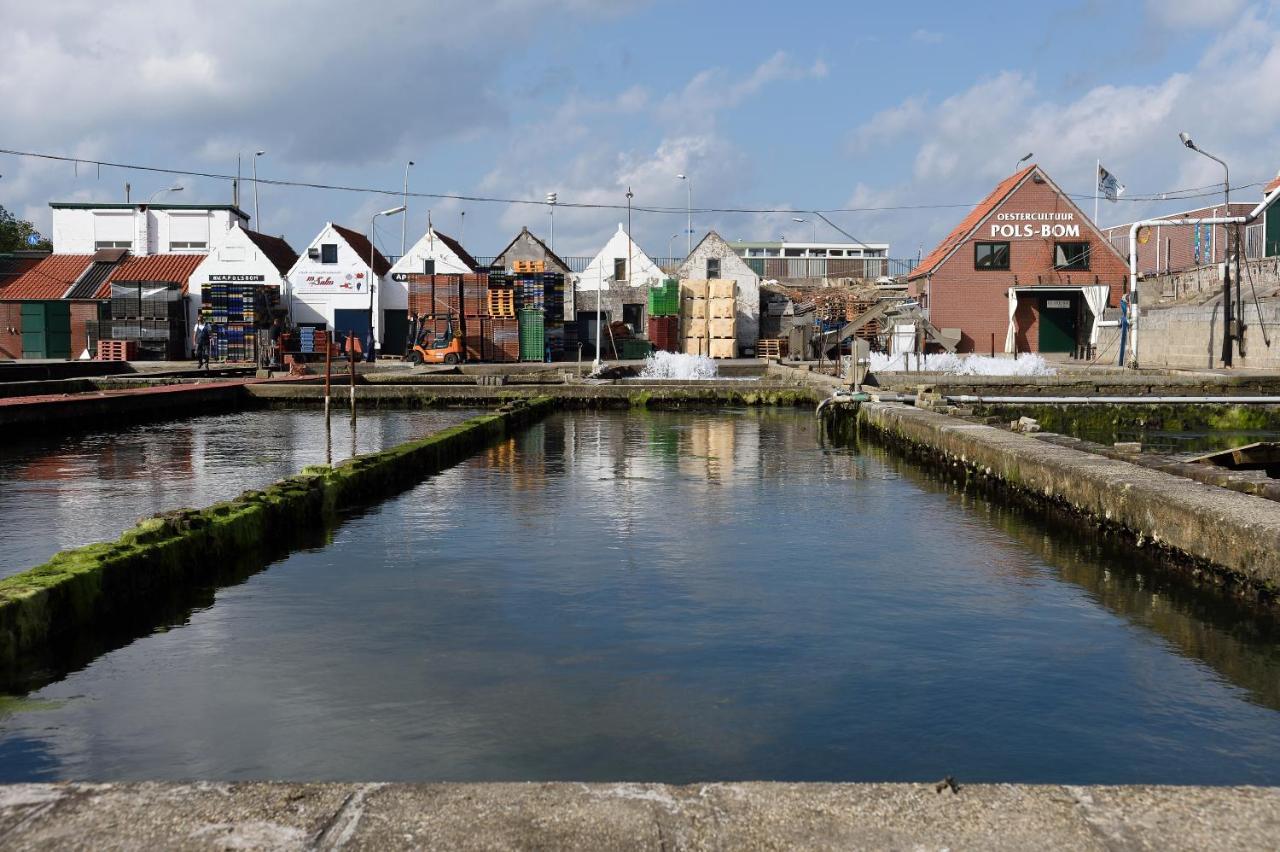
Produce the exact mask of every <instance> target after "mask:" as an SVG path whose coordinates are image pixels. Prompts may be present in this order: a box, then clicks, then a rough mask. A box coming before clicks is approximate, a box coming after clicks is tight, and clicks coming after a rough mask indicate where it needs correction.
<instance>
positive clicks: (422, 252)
mask: <svg viewBox="0 0 1280 852" xmlns="http://www.w3.org/2000/svg"><path fill="white" fill-rule="evenodd" d="M428 263H430V268H428ZM476 271H477V269H476V259H475V258H474V257H472V256H471V255H470V254H469V253H468V252H467V250H466V249H464V248H463V247H462V244H461V243H459V242H458V241H457V240H455V239H454V238H453V237H451V236H449V235H448V234H442V233H440V232H439V231H437V230H436V229H435V228H434V227H428V228H427V232H426V233H425V234H423V235H422V239H420V240H418V241H417V242H416V243H414V244H413V247H412V248H410V249H409V251H408V252H406V253H405V255H404V257H402V258H400V259H399V260H397V261H396V263H395V265H394V266H392V267H391V277H392V278H394V279H395V280H396V281H405V280H407V279H406V278H405V277H404V276H406V275H422V274H428V275H429V274H432V273H435V274H438V275H470V274H471V273H473V272H476Z"/></svg>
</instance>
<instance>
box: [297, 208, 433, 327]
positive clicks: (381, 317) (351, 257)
mask: <svg viewBox="0 0 1280 852" xmlns="http://www.w3.org/2000/svg"><path fill="white" fill-rule="evenodd" d="M371 257H372V260H373V266H372V268H370V265H369V261H370V258H371ZM390 272H391V264H390V263H388V262H387V259H386V258H385V257H383V256H382V253H381V252H379V251H378V250H377V249H375V248H372V247H371V246H370V244H369V240H368V238H367V237H365V235H364V234H361V233H358V232H356V231H353V230H351V229H350V228H344V227H342V226H341V225H335V224H334V223H332V222H326V223H325V226H324V228H323V229H321V231H320V233H319V234H317V235H316V238H315V239H313V240H312V241H311V243H310V244H309V245H308V246H307V248H306V250H305V251H303V253H302V255H301V256H300V257H299V258H298V261H297V262H296V263H295V264H294V265H293V268H292V269H290V270H289V274H288V279H289V289H290V292H291V294H292V295H291V298H290V304H291V305H292V309H293V321H294V322H295V323H297V324H298V325H321V326H323V327H324V328H326V329H329V330H331V331H334V332H337V333H339V334H349V333H354V334H356V335H358V336H359V338H360V339H361V340H364V338H365V335H366V334H367V333H368V331H369V319H370V314H371V313H372V318H373V334H374V339H375V340H376V341H377V342H378V346H379V348H381V349H384V350H386V351H399V350H403V348H404V338H405V337H406V336H407V334H408V322H409V321H408V310H409V288H408V286H407V285H406V284H404V283H403V282H396V281H392V280H391V276H390V274H389V273H390ZM371 287H372V290H371V289H370V288H371ZM371 309H372V310H371ZM397 347H399V349H397Z"/></svg>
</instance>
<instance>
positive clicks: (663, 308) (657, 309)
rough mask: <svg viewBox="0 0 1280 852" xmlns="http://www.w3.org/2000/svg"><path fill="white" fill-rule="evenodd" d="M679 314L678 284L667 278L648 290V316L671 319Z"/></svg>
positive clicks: (674, 280)
mask: <svg viewBox="0 0 1280 852" xmlns="http://www.w3.org/2000/svg"><path fill="white" fill-rule="evenodd" d="M679 313H680V282H679V281H677V280H676V279H674V278H668V279H667V280H666V281H663V282H662V284H660V285H659V286H657V287H650V288H649V316H651V317H673V316H676V315H677V314H679Z"/></svg>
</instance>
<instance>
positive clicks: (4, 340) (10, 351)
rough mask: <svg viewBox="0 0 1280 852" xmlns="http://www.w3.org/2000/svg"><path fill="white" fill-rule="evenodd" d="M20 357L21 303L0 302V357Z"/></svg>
mask: <svg viewBox="0 0 1280 852" xmlns="http://www.w3.org/2000/svg"><path fill="white" fill-rule="evenodd" d="M21 357H22V303H21V302H0V359H4V360H12V361H16V360H18V359H19V358H21Z"/></svg>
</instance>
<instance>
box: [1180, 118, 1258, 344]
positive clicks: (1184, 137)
mask: <svg viewBox="0 0 1280 852" xmlns="http://www.w3.org/2000/svg"><path fill="white" fill-rule="evenodd" d="M1178 139H1180V140H1181V141H1182V144H1183V145H1186V146H1187V147H1188V148H1190V149H1191V150H1192V151H1195V152H1196V153H1197V154H1202V155H1204V156H1206V157H1208V158H1209V159H1210V160H1213V161H1214V162H1215V163H1217V164H1218V165H1220V166H1222V194H1223V196H1224V199H1225V201H1226V204H1227V215H1228V216H1230V215H1231V169H1230V168H1229V167H1228V166H1227V164H1226V162H1225V161H1223V160H1221V159H1219V158H1217V157H1215V156H1214V155H1213V154H1210V153H1209V152H1208V151H1206V150H1204V149H1203V148H1199V147H1197V146H1196V143H1195V142H1192V141H1191V137H1190V136H1189V135H1188V134H1187V133H1185V132H1183V133H1179V134H1178ZM1210 227H1212V226H1210ZM1233 230H1234V229H1233ZM1231 237H1232V231H1228V232H1227V257H1226V261H1227V263H1226V274H1225V275H1223V276H1222V363H1223V364H1224V365H1225V366H1227V367H1230V366H1231V339H1232V337H1233V336H1236V337H1237V338H1243V337H1244V335H1243V333H1241V332H1243V329H1239V330H1236V335H1233V334H1232V330H1233V329H1232V325H1233V320H1234V319H1235V317H1234V316H1233V311H1232V306H1231V257H1232V254H1233V248H1234V246H1233V240H1232V238H1231ZM1215 262H1216V259H1215ZM1236 278H1237V281H1236V300H1237V301H1239V300H1240V292H1239V286H1240V282H1239V275H1237V276H1236Z"/></svg>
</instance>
